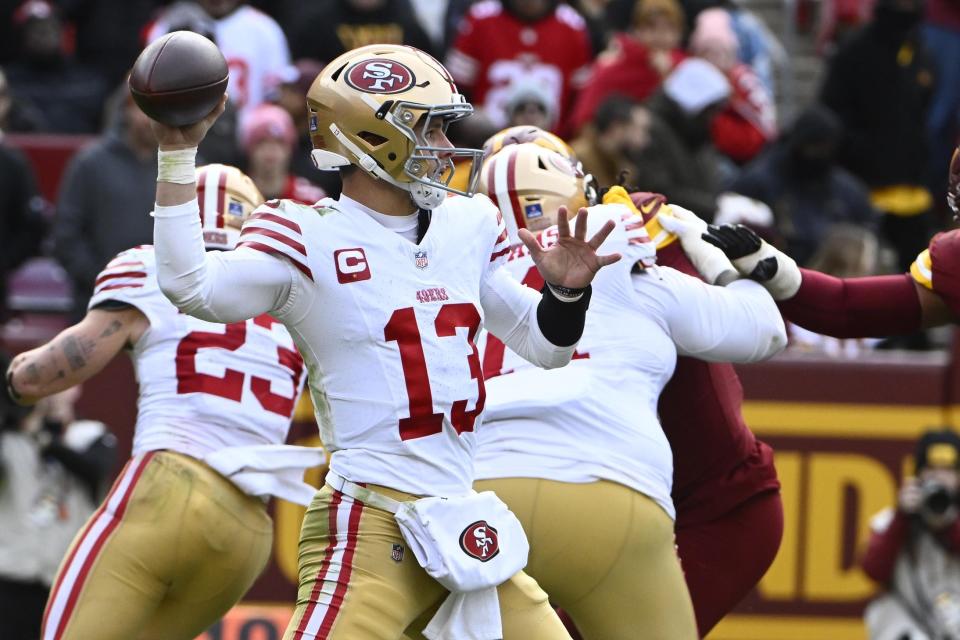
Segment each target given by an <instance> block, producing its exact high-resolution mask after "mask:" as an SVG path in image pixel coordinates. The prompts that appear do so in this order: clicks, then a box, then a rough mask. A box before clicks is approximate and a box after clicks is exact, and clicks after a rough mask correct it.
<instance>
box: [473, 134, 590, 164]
mask: <svg viewBox="0 0 960 640" xmlns="http://www.w3.org/2000/svg"><path fill="white" fill-rule="evenodd" d="M524 142H532V143H534V144H538V145H540V146H541V147H544V148H545V149H550V151H556V152H557V153H559V154H560V155H562V156H563V157H564V158H566V159H567V160H569V161H570V162H572V163H573V164H576V163H577V154H576V153H574V151H573V148H572V147H571V146H570V145H568V144H567V143H566V142H564V141H563V139H562V138H561V137H560V136H558V135H555V134H553V133H550V132H549V131H544V130H543V129H541V128H540V127H534V126H532V125H518V126H516V127H507V128H506V129H502V130H500V131H498V132H496V133H495V134H493V135H492V136H490V137H489V138H487V141H486V142H484V143H483V157H484V158H489V157H490V156H492V155H493V154H495V153H497V152H498V151H500V149H503V148H504V147H505V146H507V145H510V144H523V143H524Z"/></svg>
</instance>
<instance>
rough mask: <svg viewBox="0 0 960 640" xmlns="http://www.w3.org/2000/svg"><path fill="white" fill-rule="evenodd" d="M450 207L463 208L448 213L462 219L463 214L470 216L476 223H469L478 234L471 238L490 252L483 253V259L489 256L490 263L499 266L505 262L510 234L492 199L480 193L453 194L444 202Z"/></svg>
mask: <svg viewBox="0 0 960 640" xmlns="http://www.w3.org/2000/svg"><path fill="white" fill-rule="evenodd" d="M444 204H446V205H447V206H449V207H450V208H451V209H459V208H461V207H462V208H463V210H460V211H456V212H455V213H454V212H453V211H451V212H450V213H451V214H452V215H454V216H456V217H457V219H458V220H462V219H463V217H462V216H464V214H466V215H468V216H470V219H471V220H474V221H475V222H476V225H475V226H473V225H471V228H472V229H476V231H475V232H476V233H477V234H478V235H477V236H476V237H474V238H473V239H472V240H473V242H476V243H477V246H484V247H489V248H490V253H489V254H487V253H484V259H487V258H489V261H490V262H491V263H495V265H497V266H499V265H500V264H503V263H504V262H506V260H507V257H508V255H509V254H510V236H509V234H508V233H507V225H506V223H505V222H504V220H503V214H502V213H500V209H498V208H497V206H496V205H495V204H493V201H492V200H490V198H488V197H487V196H485V195H484V194H482V193H478V194H475V195H474V196H473V197H471V198H464V197H463V196H453V197H451V198H447V200H446V201H445V203H444Z"/></svg>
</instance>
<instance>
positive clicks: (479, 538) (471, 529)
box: [460, 520, 500, 562]
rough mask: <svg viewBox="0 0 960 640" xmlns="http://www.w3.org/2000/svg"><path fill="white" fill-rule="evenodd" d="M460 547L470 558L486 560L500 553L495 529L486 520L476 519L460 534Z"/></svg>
mask: <svg viewBox="0 0 960 640" xmlns="http://www.w3.org/2000/svg"><path fill="white" fill-rule="evenodd" d="M460 548H461V549H463V552H464V553H465V554H467V555H468V556H470V557H471V558H476V559H477V560H479V561H480V562H486V561H487V560H489V559H491V558H493V557H494V556H496V555H497V554H498V553H500V540H499V538H497V530H496V529H494V528H493V527H491V526H490V525H489V524H487V521H486V520H477V521H476V522H474V523H473V524H471V525H469V526H468V527H467V528H466V529H464V530H463V533H461V534H460Z"/></svg>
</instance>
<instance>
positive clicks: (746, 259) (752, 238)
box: [703, 224, 802, 300]
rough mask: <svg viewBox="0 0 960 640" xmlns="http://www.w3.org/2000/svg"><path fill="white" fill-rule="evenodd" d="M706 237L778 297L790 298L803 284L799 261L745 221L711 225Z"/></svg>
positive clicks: (734, 263) (741, 269) (777, 298)
mask: <svg viewBox="0 0 960 640" xmlns="http://www.w3.org/2000/svg"><path fill="white" fill-rule="evenodd" d="M703 240H704V241H705V242H708V243H710V244H711V245H713V246H714V247H716V248H718V249H720V250H721V251H722V252H723V253H724V255H725V256H726V257H727V258H729V259H730V261H731V262H733V265H734V266H735V267H736V268H737V271H739V272H740V274H741V275H743V276H745V277H747V278H751V279H753V280H756V281H757V282H759V283H760V284H762V285H763V286H764V287H766V289H767V291H769V292H770V295H771V296H772V297H773V299H774V300H786V299H788V298H792V297H793V296H794V295H796V293H797V290H798V289H799V288H800V281H801V279H802V276H801V275H800V269H799V267H797V263H796V262H795V261H794V260H793V258H791V257H790V256H788V255H787V254H785V253H783V252H782V251H780V250H779V249H776V248H774V247H773V246H772V245H770V244H768V243H766V242H764V241H763V240H762V239H761V238H760V236H758V235H757V234H756V233H754V232H753V231H752V230H751V229H750V228H749V227H745V226H744V225H742V224H736V225H733V224H724V225H720V226H715V225H709V226H708V227H707V230H706V232H705V233H704V234H703Z"/></svg>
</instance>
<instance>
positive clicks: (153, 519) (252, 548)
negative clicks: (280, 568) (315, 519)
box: [42, 451, 273, 640]
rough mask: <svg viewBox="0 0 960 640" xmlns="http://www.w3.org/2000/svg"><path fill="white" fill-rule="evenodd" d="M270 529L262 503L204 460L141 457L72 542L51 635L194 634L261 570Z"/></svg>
mask: <svg viewBox="0 0 960 640" xmlns="http://www.w3.org/2000/svg"><path fill="white" fill-rule="evenodd" d="M272 538H273V527H272V523H271V521H270V517H269V516H268V515H267V512H266V508H265V506H264V504H263V502H262V501H260V500H258V499H257V498H254V497H251V496H248V495H246V494H244V493H243V492H242V491H240V489H238V488H237V487H236V486H235V485H234V484H233V483H232V482H230V481H229V480H227V479H226V478H224V477H223V476H221V475H219V474H218V473H216V472H215V471H213V470H212V469H210V468H209V467H208V466H206V465H205V464H203V463H202V462H200V461H198V460H195V459H194V458H191V457H189V456H185V455H181V454H178V453H172V452H168V451H160V452H150V453H146V454H143V455H139V456H135V457H134V458H132V459H131V460H130V461H129V462H128V463H127V465H126V466H125V467H124V469H123V471H122V472H121V473H120V476H119V477H118V478H117V481H116V483H114V485H113V489H111V491H110V495H108V496H107V498H106V500H105V501H104V502H103V504H101V505H100V508H99V509H97V511H96V512H95V513H94V514H93V515H92V516H91V517H90V519H89V520H88V521H87V524H86V525H84V527H83V529H81V530H80V532H79V533H78V534H77V536H76V537H75V538H74V540H73V543H72V545H71V546H70V549H69V550H68V551H67V555H66V557H65V558H64V560H63V562H62V563H61V565H60V569H59V570H58V572H57V577H56V579H55V581H54V586H53V589H52V590H51V592H50V599H49V601H48V602H47V609H46V611H45V612H44V620H43V627H44V628H43V636H42V637H43V639H44V640H61V639H65V640H73V639H75V640H93V639H96V640H129V639H131V638H141V639H144V640H153V639H156V640H178V639H180V638H183V639H184V640H193V638H196V637H197V635H199V634H200V633H201V632H203V631H204V630H205V629H206V628H207V627H209V626H210V625H211V624H213V623H214V622H216V621H217V619H218V618H220V616H222V615H223V614H224V613H225V612H226V611H227V610H228V609H230V607H231V606H233V604H234V603H236V602H237V600H239V599H240V597H241V596H243V594H244V593H246V591H247V589H249V588H250V585H251V584H253V581H254V580H255V579H256V577H257V576H258V575H260V572H261V571H262V570H263V568H264V566H265V565H266V563H267V559H268V558H269V556H270V548H271V543H272Z"/></svg>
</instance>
